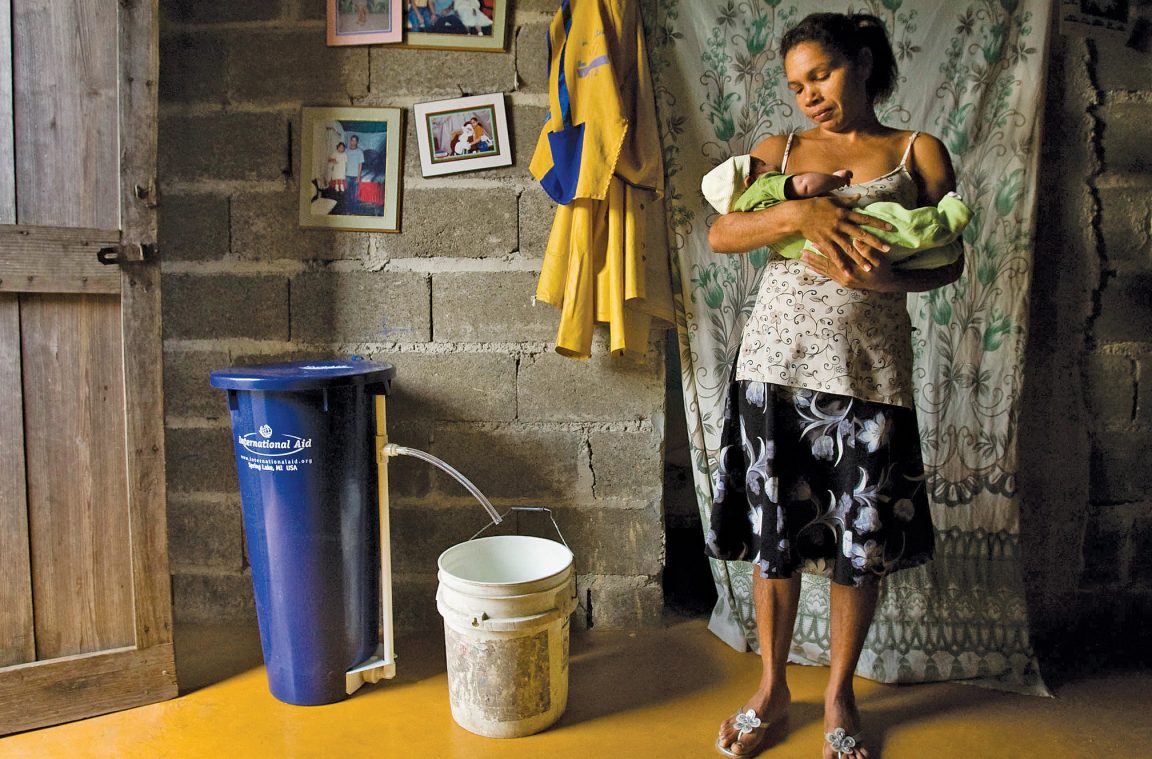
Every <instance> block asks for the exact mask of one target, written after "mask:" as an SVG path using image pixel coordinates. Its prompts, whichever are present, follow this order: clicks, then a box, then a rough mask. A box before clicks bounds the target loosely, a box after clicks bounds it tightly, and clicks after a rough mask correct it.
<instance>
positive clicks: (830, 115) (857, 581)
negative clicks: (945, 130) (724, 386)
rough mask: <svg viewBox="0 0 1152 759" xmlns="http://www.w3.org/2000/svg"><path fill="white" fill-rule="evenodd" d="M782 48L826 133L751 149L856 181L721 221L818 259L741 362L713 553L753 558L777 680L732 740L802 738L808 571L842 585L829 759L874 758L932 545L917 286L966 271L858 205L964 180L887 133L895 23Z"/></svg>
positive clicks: (755, 325)
mask: <svg viewBox="0 0 1152 759" xmlns="http://www.w3.org/2000/svg"><path fill="white" fill-rule="evenodd" d="M781 54H782V56H783V61H784V72H785V74H786V77H787V81H788V87H789V89H790V90H791V91H792V92H793V93H794V95H795V98H796V104H797V106H798V108H799V109H800V110H801V111H802V112H803V114H804V115H805V116H806V117H807V118H808V119H810V120H811V121H812V122H813V126H812V128H810V129H808V130H806V131H802V132H798V133H794V134H789V135H778V136H775V137H770V138H768V139H767V140H765V141H764V142H762V143H760V144H759V145H757V146H756V147H755V148H754V149H753V151H752V156H753V157H754V158H756V159H759V160H760V161H763V162H764V164H766V165H767V166H768V167H769V168H770V169H772V170H774V171H779V172H781V173H783V174H787V175H792V174H797V173H800V172H819V173H822V174H833V173H834V172H839V174H838V175H837V176H839V177H848V176H850V177H851V182H852V183H851V184H848V185H847V186H843V187H838V188H837V189H834V190H832V191H831V192H829V193H827V194H823V195H819V196H816V197H807V198H800V199H795V200H786V201H784V202H780V203H778V204H776V205H773V206H771V207H769V208H766V209H764V210H756V211H749V212H744V213H728V214H725V215H722V216H720V217H718V218H717V219H716V221H715V223H714V224H713V226H712V228H711V230H710V231H709V242H710V244H711V245H712V247H713V249H714V250H716V251H717V252H720V253H743V252H747V251H751V250H754V249H757V248H760V247H762V246H765V245H773V244H776V243H779V242H780V241H782V240H785V239H787V238H791V237H796V236H801V237H804V238H807V240H808V241H809V242H810V243H811V247H814V248H815V249H817V250H818V251H819V253H815V252H813V251H811V250H808V251H806V252H805V253H804V254H803V257H801V258H797V259H787V258H780V257H773V258H772V259H771V260H770V261H769V262H768V264H767V266H766V269H765V271H764V273H763V276H762V279H761V288H760V292H759V295H758V297H757V301H756V304H755V306H754V308H753V311H752V314H751V316H750V318H749V320H748V323H747V325H746V327H745V329H744V332H743V335H742V338H741V345H740V352H739V355H738V357H737V359H736V362H735V367H734V380H733V382H732V383H731V391H730V394H729V399H728V408H727V409H726V415H725V416H726V419H725V428H724V432H723V439H722V442H721V446H722V448H721V451H720V455H719V462H718V470H717V473H716V475H715V478H714V504H713V508H712V519H711V524H710V529H709V533H708V538H707V547H708V553H709V554H710V555H711V556H713V557H714V558H718V559H729V560H737V559H740V560H746V561H752V562H753V564H754V567H753V570H754V571H753V597H754V602H755V607H756V624H757V630H758V634H759V640H760V654H761V660H762V666H763V674H762V677H761V681H760V685H759V687H758V689H757V691H756V692H755V693H754V694H752V696H751V697H750V698H749V699H748V700H747V701H746V702H745V704H744V705H743V706H742V708H741V709H740V711H739V712H738V713H737V714H736V715H734V716H732V717H730V718H729V719H727V720H725V721H724V723H723V724H722V725H721V727H720V734H719V737H718V739H717V742H716V746H717V748H718V749H719V750H720V751H721V753H724V754H726V755H728V756H739V757H746V756H754V755H757V754H759V753H761V752H762V751H764V750H765V749H767V748H769V747H770V746H771V745H772V744H773V743H774V742H776V741H778V740H779V739H780V737H781V735H782V731H785V730H786V729H787V717H788V711H789V704H790V695H789V690H788V685H787V682H786V678H785V674H786V670H785V665H786V664H787V660H788V652H789V648H790V644H791V639H792V630H793V627H794V625H795V621H796V614H797V606H798V602H799V594H800V575H799V573H800V572H801V571H806V572H814V573H818V574H822V575H824V576H826V577H828V578H829V579H830V580H831V598H830V602H831V611H830V614H831V624H830V638H831V645H830V659H831V667H830V673H829V682H828V686H827V689H826V691H825V695H824V732H825V734H826V741H825V744H824V747H823V751H824V757H825V759H832V758H833V757H837V758H838V759H865V758H866V757H868V756H869V755H870V752H869V749H868V742H867V738H866V737H865V736H864V735H863V734H862V733H861V727H862V724H861V717H860V713H859V711H858V709H857V705H856V700H855V695H854V692H853V688H852V676H853V672H854V671H855V668H856V664H857V661H858V660H859V657H860V653H861V650H862V648H863V645H864V639H865V635H866V634H867V632H868V628H869V626H870V624H871V621H872V617H873V613H874V611H875V608H876V602H877V598H878V594H879V587H880V585H879V583H880V581H881V579H882V578H883V577H884V576H885V575H887V574H888V573H890V572H893V571H897V570H900V569H905V568H908V567H914V566H918V565H920V564H923V563H925V562H927V561H929V560H930V559H931V557H932V550H933V528H932V521H931V515H930V513H929V510H928V498H927V493H926V489H925V481H924V469H923V463H922V459H921V453H920V439H919V432H918V430H917V426H916V414H915V411H914V405H913V383H912V355H911V323H910V321H909V318H908V315H907V311H906V306H905V303H906V294H907V293H908V292H915V291H924V290H930V289H933V288H936V287H940V286H942V285H946V284H948V283H951V282H953V281H955V280H956V279H957V278H958V277H959V276H960V275H961V273H962V271H963V266H964V263H963V258H960V259H959V260H957V261H955V262H954V263H952V264H948V265H945V266H941V267H938V268H930V269H917V270H904V269H900V268H898V267H896V266H893V264H892V263H891V262H890V261H888V260H887V259H886V257H885V249H886V247H887V246H886V245H885V243H884V242H883V241H882V240H880V239H879V238H878V237H877V236H876V235H874V234H873V233H872V232H870V231H869V230H868V229H866V228H865V226H864V225H865V223H867V224H869V225H871V226H872V227H874V228H876V227H878V226H879V228H881V229H888V228H890V225H885V224H884V222H877V221H876V220H875V219H870V218H869V217H867V216H865V215H864V214H862V213H860V211H859V210H858V209H861V208H864V207H866V206H867V205H868V204H870V203H872V202H876V201H894V202H897V203H899V204H900V205H902V206H904V207H906V208H910V209H911V208H915V207H917V206H930V205H934V204H936V203H938V202H939V201H940V200H941V199H942V198H943V197H944V196H945V195H946V194H947V193H949V192H950V191H952V190H953V189H954V185H955V177H954V174H953V170H952V165H951V161H950V159H949V156H948V153H947V151H946V149H945V148H944V146H943V145H942V144H941V142H940V141H939V140H938V139H936V138H935V137H933V136H931V135H928V134H924V133H917V132H907V131H903V130H899V129H894V128H891V127H888V126H885V125H884V124H882V123H881V122H880V120H879V118H878V116H877V114H876V105H877V103H879V102H881V101H883V100H884V98H886V97H887V96H888V95H890V94H891V93H892V91H893V89H894V88H895V84H896V61H895V57H894V56H893V53H892V48H891V45H890V43H889V41H888V38H887V35H886V33H885V31H884V28H883V25H882V24H881V22H880V20H879V19H877V18H875V17H874V16H868V15H864V14H856V15H850V16H849V15H843V14H835V13H820V14H813V15H811V16H808V17H807V18H805V19H803V20H802V21H800V22H799V23H798V24H797V25H796V26H795V27H793V28H792V29H791V30H789V31H788V32H787V33H786V34H785V35H784V37H783V39H782V41H781ZM833 184H834V185H835V184H843V182H833Z"/></svg>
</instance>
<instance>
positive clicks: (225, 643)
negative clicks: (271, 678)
mask: <svg viewBox="0 0 1152 759" xmlns="http://www.w3.org/2000/svg"><path fill="white" fill-rule="evenodd" d="M173 643H174V648H175V653H176V679H177V681H178V685H179V689H180V695H181V696H186V695H188V694H189V693H192V692H194V691H198V690H200V689H201V688H205V687H207V686H209V685H215V684H216V683H219V682H222V681H224V680H227V679H229V678H231V677H235V676H236V675H239V674H241V673H244V672H247V671H249V670H251V669H254V668H256V667H263V666H264V655H263V653H262V652H261V650H260V629H259V628H258V627H257V626H256V623H255V622H252V623H250V624H244V623H237V624H233V625H200V624H197V625H192V624H179V625H176V627H175V628H174V630H173Z"/></svg>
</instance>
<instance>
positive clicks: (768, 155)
mask: <svg viewBox="0 0 1152 759" xmlns="http://www.w3.org/2000/svg"><path fill="white" fill-rule="evenodd" d="M787 146H788V135H786V134H774V135H772V136H771V137H767V138H765V139H763V140H761V141H760V142H759V143H758V144H757V145H756V147H754V148H752V155H754V156H756V157H757V158H759V159H760V160H762V161H764V163H766V164H768V165H769V166H773V167H776V168H779V166H780V163H781V161H783V160H784V149H785V148H786V147H787Z"/></svg>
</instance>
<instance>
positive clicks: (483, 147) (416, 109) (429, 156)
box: [412, 92, 512, 177]
mask: <svg viewBox="0 0 1152 759" xmlns="http://www.w3.org/2000/svg"><path fill="white" fill-rule="evenodd" d="M412 109H413V113H414V115H415V118H416V141H417V143H418V151H419V153H420V171H421V173H422V174H423V175H424V176H425V177H435V176H441V175H443V174H456V173H459V172H463V171H478V170H480V169H490V168H493V167H496V166H509V165H511V163H512V141H511V140H510V139H509V134H508V116H507V113H506V111H505V108H504V95H503V93H500V92H493V93H491V94H487V95H472V96H470V97H462V98H452V99H451V100H437V101H433V102H428V103H417V104H416V105H414V106H413V108H412Z"/></svg>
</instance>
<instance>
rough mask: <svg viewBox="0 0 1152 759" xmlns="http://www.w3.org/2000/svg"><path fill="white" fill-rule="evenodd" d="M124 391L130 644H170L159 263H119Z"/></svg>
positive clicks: (170, 606) (170, 617) (141, 645)
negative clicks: (132, 611)
mask: <svg viewBox="0 0 1152 759" xmlns="http://www.w3.org/2000/svg"><path fill="white" fill-rule="evenodd" d="M121 304H122V309H123V313H124V317H123V324H124V327H123V329H124V378H125V384H124V388H125V390H124V392H125V398H126V401H127V403H126V408H127V413H128V440H129V441H131V444H130V445H129V447H128V489H129V492H130V493H131V503H130V507H131V515H130V518H131V529H132V549H133V550H132V577H133V580H134V583H135V587H134V595H135V598H136V645H138V646H140V647H141V648H145V647H147V646H151V645H157V644H161V643H170V642H171V641H172V592H171V580H170V579H169V574H168V527H167V524H168V521H167V519H168V518H167V498H166V492H165V479H164V421H163V420H164V378H163V373H164V372H163V356H162V352H161V345H162V342H161V334H160V319H159V318H158V314H159V313H160V267H159V266H158V265H156V264H155V263H140V264H132V265H129V266H125V267H124V293H123V296H122V299H121Z"/></svg>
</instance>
